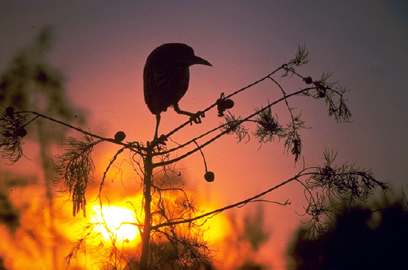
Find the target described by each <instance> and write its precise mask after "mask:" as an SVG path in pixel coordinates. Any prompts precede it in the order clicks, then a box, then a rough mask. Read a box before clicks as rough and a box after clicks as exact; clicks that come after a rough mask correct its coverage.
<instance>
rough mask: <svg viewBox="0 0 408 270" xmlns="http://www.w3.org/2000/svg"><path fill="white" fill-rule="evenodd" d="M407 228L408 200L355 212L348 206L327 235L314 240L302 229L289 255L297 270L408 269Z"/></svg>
mask: <svg viewBox="0 0 408 270" xmlns="http://www.w3.org/2000/svg"><path fill="white" fill-rule="evenodd" d="M373 209H374V210H373ZM407 228H408V208H407V201H406V197H403V198H402V199H401V200H399V201H393V202H390V201H388V200H384V201H383V203H381V204H373V205H371V204H370V205H360V206H354V207H351V208H350V207H349V205H348V204H347V205H344V206H343V210H342V211H340V212H338V213H337V214H336V215H335V216H334V217H333V220H332V222H331V223H330V226H329V227H328V229H327V230H326V232H325V233H324V234H320V235H319V236H318V237H315V238H313V237H310V235H309V234H308V228H307V227H301V228H300V229H299V230H298V232H297V235H296V238H295V240H294V242H293V244H292V246H291V248H290V249H289V251H288V254H289V255H290V257H291V258H292V260H293V261H294V263H295V265H296V266H295V267H294V268H293V269H296V270H329V269H330V270H337V269H339V270H340V269H351V270H354V269H356V270H357V269H358V270H361V269H370V270H376V269H378V270H380V269H381V270H383V269H408V259H407V248H406V245H407V242H408V230H407Z"/></svg>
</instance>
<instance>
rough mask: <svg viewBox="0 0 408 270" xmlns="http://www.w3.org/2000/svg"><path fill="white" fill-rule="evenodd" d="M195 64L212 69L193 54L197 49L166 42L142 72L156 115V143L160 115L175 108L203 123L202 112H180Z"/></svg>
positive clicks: (148, 101) (146, 98) (146, 96)
mask: <svg viewBox="0 0 408 270" xmlns="http://www.w3.org/2000/svg"><path fill="white" fill-rule="evenodd" d="M195 64H200V65H206V66H212V65H211V64H210V63H209V62H208V61H207V60H204V59H203V58H201V57H198V56H196V55H194V50H193V49H192V48H191V47H190V46H188V45H186V44H182V43H167V44H163V45H161V46H159V47H157V48H156V49H154V50H153V51H152V52H151V53H150V55H149V56H148V57H147V60H146V64H145V67H144V71H143V88H144V98H145V102H146V104H147V107H148V108H149V110H150V111H151V113H152V114H154V115H156V129H155V133H154V139H153V141H154V140H156V139H157V138H158V130H159V124H160V113H161V112H165V111H166V110H167V108H168V107H170V106H173V108H174V110H175V111H176V112H177V113H178V114H184V115H188V116H190V119H191V120H192V121H194V122H195V123H200V122H201V119H200V114H201V113H200V112H197V113H191V112H187V111H183V110H181V109H180V107H179V104H178V102H179V101H180V100H181V98H182V97H183V96H184V94H185V93H186V92H187V89H188V84H189V81H190V71H189V67H190V66H192V65H195Z"/></svg>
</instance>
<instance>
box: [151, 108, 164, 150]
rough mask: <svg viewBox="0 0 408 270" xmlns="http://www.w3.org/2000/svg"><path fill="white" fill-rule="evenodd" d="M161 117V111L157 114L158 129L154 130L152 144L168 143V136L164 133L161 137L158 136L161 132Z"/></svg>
mask: <svg viewBox="0 0 408 270" xmlns="http://www.w3.org/2000/svg"><path fill="white" fill-rule="evenodd" d="M160 118H161V117H160V113H158V114H156V130H155V132H154V138H153V141H152V145H159V144H163V145H166V142H165V141H167V138H166V136H165V135H164V134H163V135H161V136H160V138H159V136H158V134H159V125H160Z"/></svg>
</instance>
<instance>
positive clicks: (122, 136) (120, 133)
mask: <svg viewBox="0 0 408 270" xmlns="http://www.w3.org/2000/svg"><path fill="white" fill-rule="evenodd" d="M125 138H126V134H125V132H123V131H118V132H116V134H115V141H116V142H121V141H123V140H124V139H125Z"/></svg>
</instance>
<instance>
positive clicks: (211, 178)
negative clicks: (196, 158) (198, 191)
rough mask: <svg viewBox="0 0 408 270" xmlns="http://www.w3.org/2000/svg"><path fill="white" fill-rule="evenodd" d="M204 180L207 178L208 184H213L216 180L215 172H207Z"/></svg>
mask: <svg viewBox="0 0 408 270" xmlns="http://www.w3.org/2000/svg"><path fill="white" fill-rule="evenodd" d="M204 178H205V180H206V181H207V182H213V181H214V179H215V175H214V173H213V172H206V173H205V174H204Z"/></svg>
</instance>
